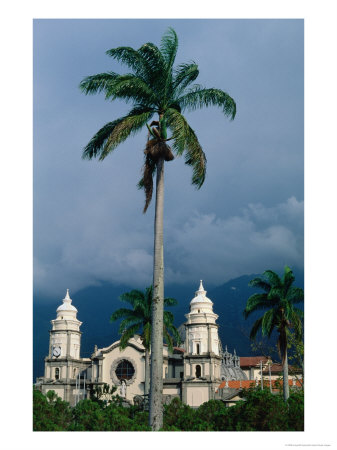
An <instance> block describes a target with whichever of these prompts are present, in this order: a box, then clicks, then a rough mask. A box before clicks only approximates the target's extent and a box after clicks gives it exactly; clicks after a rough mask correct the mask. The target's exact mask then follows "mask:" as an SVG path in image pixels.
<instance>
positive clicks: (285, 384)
mask: <svg viewBox="0 0 337 450" xmlns="http://www.w3.org/2000/svg"><path fill="white" fill-rule="evenodd" d="M283 398H284V401H285V402H286V401H287V400H288V398H289V381H288V351H287V348H286V349H285V356H284V362H283Z"/></svg>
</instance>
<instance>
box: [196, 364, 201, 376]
mask: <svg viewBox="0 0 337 450" xmlns="http://www.w3.org/2000/svg"><path fill="white" fill-rule="evenodd" d="M195 377H196V378H200V377H201V366H199V364H198V365H197V366H196V367H195Z"/></svg>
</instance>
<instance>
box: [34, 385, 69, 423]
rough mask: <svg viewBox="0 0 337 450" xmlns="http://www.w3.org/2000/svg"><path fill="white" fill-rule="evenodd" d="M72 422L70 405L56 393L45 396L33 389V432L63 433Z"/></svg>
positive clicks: (49, 392) (51, 392) (52, 392)
mask: <svg viewBox="0 0 337 450" xmlns="http://www.w3.org/2000/svg"><path fill="white" fill-rule="evenodd" d="M70 422H71V410H70V407H69V403H67V402H64V401H63V400H61V399H60V398H59V397H58V396H57V394H56V393H55V391H48V393H47V395H43V394H42V392H40V391H39V390H38V389H35V388H34V389H33V430H34V431H63V430H65V429H67V427H68V425H69V424H70Z"/></svg>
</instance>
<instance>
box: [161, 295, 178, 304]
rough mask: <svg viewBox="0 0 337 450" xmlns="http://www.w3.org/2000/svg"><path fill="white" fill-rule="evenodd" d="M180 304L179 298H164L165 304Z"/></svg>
mask: <svg viewBox="0 0 337 450" xmlns="http://www.w3.org/2000/svg"><path fill="white" fill-rule="evenodd" d="M177 304H178V300H176V299H175V298H171V297H166V298H164V306H176V305H177Z"/></svg>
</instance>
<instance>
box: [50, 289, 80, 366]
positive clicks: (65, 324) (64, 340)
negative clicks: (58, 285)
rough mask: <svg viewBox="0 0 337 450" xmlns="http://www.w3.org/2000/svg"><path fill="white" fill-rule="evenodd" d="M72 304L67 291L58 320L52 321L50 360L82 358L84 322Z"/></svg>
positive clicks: (59, 308) (60, 307) (58, 311)
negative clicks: (82, 328)
mask: <svg viewBox="0 0 337 450" xmlns="http://www.w3.org/2000/svg"><path fill="white" fill-rule="evenodd" d="M71 302H72V300H71V298H70V296H69V289H67V293H66V296H65V298H64V299H63V303H62V305H60V306H59V307H58V308H57V310H56V313H57V316H56V319H54V320H52V321H51V324H52V329H51V331H50V341H49V342H50V344H49V358H52V359H55V358H56V359H63V358H69V357H70V358H74V359H79V358H80V347H81V331H80V326H81V325H82V322H80V321H79V320H77V309H76V308H75V306H74V305H72V304H71Z"/></svg>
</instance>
